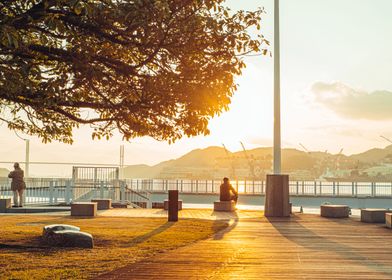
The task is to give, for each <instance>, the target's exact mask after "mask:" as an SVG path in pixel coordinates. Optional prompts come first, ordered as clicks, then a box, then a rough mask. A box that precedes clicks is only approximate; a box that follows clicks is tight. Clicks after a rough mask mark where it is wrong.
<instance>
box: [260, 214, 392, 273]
mask: <svg viewBox="0 0 392 280" xmlns="http://www.w3.org/2000/svg"><path fill="white" fill-rule="evenodd" d="M320 219H323V220H324V222H325V225H324V226H328V223H333V224H336V223H339V224H341V225H342V229H341V231H340V232H343V233H346V234H347V235H346V236H344V235H341V237H345V238H349V237H350V236H349V234H350V230H349V229H348V228H344V226H345V225H350V226H351V223H352V222H351V223H350V222H348V221H340V220H336V219H332V220H330V219H324V218H320ZM267 220H268V221H269V222H270V223H271V225H272V226H273V227H274V228H275V229H276V230H278V231H279V233H280V234H281V235H282V236H283V237H285V238H287V239H288V240H290V241H292V242H294V243H296V244H298V245H299V246H302V247H304V248H306V249H310V250H314V251H329V252H333V253H335V254H337V255H340V256H341V257H342V258H345V259H347V260H351V261H355V262H358V263H359V264H360V265H365V266H366V267H367V268H369V269H372V270H374V271H377V272H379V273H383V274H385V275H387V276H389V277H392V268H391V267H390V266H389V265H385V264H383V263H380V262H377V261H373V260H370V259H369V258H368V257H366V256H363V255H361V254H359V253H358V252H357V250H358V249H356V248H353V247H350V246H349V245H346V244H342V243H339V242H336V241H332V240H331V239H329V238H328V236H321V235H319V234H317V233H315V232H314V231H312V230H310V229H309V228H306V227H305V226H303V225H302V224H301V221H302V219H301V218H300V217H295V216H294V217H291V218H267ZM365 239H366V236H363V243H365V242H366V240H365ZM326 261H327V260H326Z"/></svg>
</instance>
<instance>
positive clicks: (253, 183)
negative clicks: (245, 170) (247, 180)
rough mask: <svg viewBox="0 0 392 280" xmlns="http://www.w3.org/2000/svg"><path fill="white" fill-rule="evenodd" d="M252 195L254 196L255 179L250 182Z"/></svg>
mask: <svg viewBox="0 0 392 280" xmlns="http://www.w3.org/2000/svg"><path fill="white" fill-rule="evenodd" d="M252 194H255V179H254V178H253V181H252Z"/></svg>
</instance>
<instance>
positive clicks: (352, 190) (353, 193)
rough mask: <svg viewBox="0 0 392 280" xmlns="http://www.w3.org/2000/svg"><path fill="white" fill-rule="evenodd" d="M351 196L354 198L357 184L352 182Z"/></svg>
mask: <svg viewBox="0 0 392 280" xmlns="http://www.w3.org/2000/svg"><path fill="white" fill-rule="evenodd" d="M351 196H352V197H354V196H355V183H354V182H351Z"/></svg>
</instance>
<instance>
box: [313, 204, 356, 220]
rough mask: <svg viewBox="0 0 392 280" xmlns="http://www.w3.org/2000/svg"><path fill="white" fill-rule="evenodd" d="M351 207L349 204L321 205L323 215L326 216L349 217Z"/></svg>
mask: <svg viewBox="0 0 392 280" xmlns="http://www.w3.org/2000/svg"><path fill="white" fill-rule="evenodd" d="M349 212H350V208H349V207H348V206H347V205H329V204H326V205H321V206H320V214H321V217H326V218H348V216H349Z"/></svg>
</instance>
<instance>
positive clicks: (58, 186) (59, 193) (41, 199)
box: [0, 178, 151, 207]
mask: <svg viewBox="0 0 392 280" xmlns="http://www.w3.org/2000/svg"><path fill="white" fill-rule="evenodd" d="M25 181H26V189H25V191H24V201H25V205H59V204H70V203H72V202H77V201H90V200H91V199H99V198H100V199H112V201H113V202H120V203H123V204H130V205H132V206H134V207H151V197H150V193H149V192H148V191H145V190H141V191H136V190H132V189H129V188H127V186H126V183H125V182H124V181H120V180H109V181H91V180H84V181H83V180H78V181H77V182H75V181H73V180H70V179H52V178H45V179H41V178H28V179H26V180H25ZM12 197H13V192H12V190H11V180H9V179H7V178H2V179H0V198H12Z"/></svg>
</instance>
